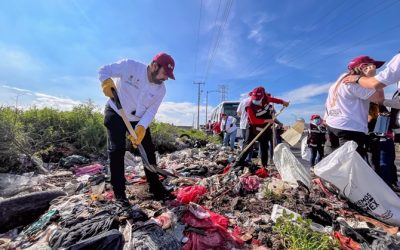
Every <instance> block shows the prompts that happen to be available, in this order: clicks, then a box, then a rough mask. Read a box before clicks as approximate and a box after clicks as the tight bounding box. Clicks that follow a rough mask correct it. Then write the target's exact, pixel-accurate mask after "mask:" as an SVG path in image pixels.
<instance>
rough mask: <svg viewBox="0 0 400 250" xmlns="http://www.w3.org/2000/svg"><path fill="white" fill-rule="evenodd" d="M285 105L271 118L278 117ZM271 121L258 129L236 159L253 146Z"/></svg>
mask: <svg viewBox="0 0 400 250" xmlns="http://www.w3.org/2000/svg"><path fill="white" fill-rule="evenodd" d="M285 108H286V107H285V106H282V108H281V110H279V112H278V113H276V114H275V115H273V116H272V120H275V118H276V117H278V116H279V115H280V114H281V113H282V112H283V110H284V109H285ZM272 124H273V123H268V124H267V125H265V127H264V128H263V129H262V130H261V131H260V133H258V134H257V135H256V137H254V139H253V140H252V141H251V142H250V143H249V144H248V145H247V146H246V147H245V148H244V149H243V151H242V153H240V155H239V156H238V159H240V158H242V156H243V155H244V154H245V153H247V151H248V150H249V149H250V147H252V146H253V144H254V143H255V142H256V141H257V140H258V138H260V136H261V135H262V134H263V133H264V132H265V131H266V130H267V129H268V128H269V127H270V126H271V125H272Z"/></svg>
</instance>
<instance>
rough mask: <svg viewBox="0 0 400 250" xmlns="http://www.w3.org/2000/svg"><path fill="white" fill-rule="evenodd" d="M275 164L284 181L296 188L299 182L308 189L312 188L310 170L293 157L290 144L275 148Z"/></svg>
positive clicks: (281, 144) (279, 145)
mask: <svg viewBox="0 0 400 250" xmlns="http://www.w3.org/2000/svg"><path fill="white" fill-rule="evenodd" d="M274 162H275V166H276V168H277V169H278V171H279V174H280V175H281V177H282V180H284V181H287V182H289V183H293V184H295V185H296V186H297V181H301V182H302V183H303V184H304V185H306V186H307V187H311V176H310V172H309V170H308V169H307V168H305V167H304V166H303V164H301V162H300V161H299V160H298V159H297V158H296V157H295V156H294V155H293V153H292V152H291V151H290V148H289V146H288V144H286V143H280V144H278V145H277V146H276V147H275V150H274Z"/></svg>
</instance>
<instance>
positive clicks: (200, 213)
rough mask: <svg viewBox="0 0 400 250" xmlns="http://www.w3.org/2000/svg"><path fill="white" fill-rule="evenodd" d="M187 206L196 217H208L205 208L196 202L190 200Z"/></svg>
mask: <svg viewBox="0 0 400 250" xmlns="http://www.w3.org/2000/svg"><path fill="white" fill-rule="evenodd" d="M188 208H189V211H190V212H191V213H192V214H193V215H194V216H196V218H198V219H205V218H210V214H209V213H208V212H207V210H206V209H204V208H203V207H202V206H200V205H198V204H196V203H193V202H190V203H189V206H188Z"/></svg>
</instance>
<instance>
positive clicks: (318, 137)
mask: <svg viewBox="0 0 400 250" xmlns="http://www.w3.org/2000/svg"><path fill="white" fill-rule="evenodd" d="M325 135H326V128H325V126H324V125H323V124H322V120H321V117H320V116H319V115H312V116H311V119H310V128H309V129H308V135H307V145H308V147H309V148H310V149H311V159H310V164H311V167H313V166H314V165H315V163H316V162H319V161H321V159H322V158H323V157H324V145H325V141H326V139H325ZM317 153H318V159H317ZM316 160H317V161H316Z"/></svg>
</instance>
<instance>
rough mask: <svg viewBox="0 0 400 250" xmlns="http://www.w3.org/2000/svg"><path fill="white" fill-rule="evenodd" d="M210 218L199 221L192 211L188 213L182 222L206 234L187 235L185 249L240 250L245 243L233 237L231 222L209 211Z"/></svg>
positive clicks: (194, 233) (191, 233)
mask: <svg viewBox="0 0 400 250" xmlns="http://www.w3.org/2000/svg"><path fill="white" fill-rule="evenodd" d="M208 212H209V214H210V217H209V218H205V219H199V218H197V217H196V216H195V215H194V214H192V213H191V212H190V211H188V212H186V213H185V214H184V215H183V216H182V218H181V222H182V223H185V224H187V225H188V226H189V227H193V228H196V229H201V230H203V232H204V234H199V233H196V232H192V231H189V232H187V233H186V236H187V237H188V239H189V240H188V242H187V243H186V244H185V245H184V246H183V249H185V250H189V249H232V248H240V245H241V244H243V241H242V240H240V239H238V238H236V237H235V236H233V235H231V234H230V233H229V232H228V231H227V228H228V224H229V221H228V219H227V218H225V217H224V216H222V215H220V214H217V213H213V212H211V211H208Z"/></svg>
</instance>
